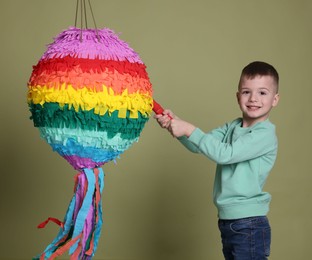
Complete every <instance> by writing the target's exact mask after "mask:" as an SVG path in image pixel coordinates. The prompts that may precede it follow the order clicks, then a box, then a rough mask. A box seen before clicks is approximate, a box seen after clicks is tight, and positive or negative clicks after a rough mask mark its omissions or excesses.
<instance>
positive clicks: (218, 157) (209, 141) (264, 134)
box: [188, 126, 277, 164]
mask: <svg viewBox="0 0 312 260" xmlns="http://www.w3.org/2000/svg"><path fill="white" fill-rule="evenodd" d="M188 142H190V144H188V146H190V145H192V147H193V149H195V150H196V151H197V152H200V153H202V154H204V155H205V156H207V157H208V158H210V159H211V160H213V161H215V162H216V163H218V164H232V163H237V162H243V161H246V160H250V159H254V158H257V157H259V156H262V155H264V154H266V153H269V152H271V151H274V150H275V149H276V147H277V139H276V135H275V130H274V127H272V128H268V127H265V126H264V127H263V126H262V127H261V126H260V127H257V128H254V129H251V130H250V131H248V132H247V133H245V134H242V135H240V136H239V137H238V138H237V139H236V140H234V141H232V142H222V140H220V139H219V138H217V137H216V136H215V135H214V134H212V133H211V132H210V133H204V132H203V131H202V130H200V129H199V128H196V129H195V130H194V131H193V133H192V134H191V136H190V137H189V138H188Z"/></svg>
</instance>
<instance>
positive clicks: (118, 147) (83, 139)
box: [40, 127, 138, 152]
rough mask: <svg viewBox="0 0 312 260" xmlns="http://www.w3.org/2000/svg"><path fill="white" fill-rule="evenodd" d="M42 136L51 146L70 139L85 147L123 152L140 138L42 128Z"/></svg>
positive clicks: (79, 129)
mask: <svg viewBox="0 0 312 260" xmlns="http://www.w3.org/2000/svg"><path fill="white" fill-rule="evenodd" d="M40 135H41V137H42V138H43V139H45V140H46V141H47V143H49V144H50V145H54V144H65V143H66V142H67V140H68V139H72V140H74V141H76V142H77V143H79V144H80V145H81V146H83V147H93V148H101V149H106V150H113V151H121V152H123V151H124V150H127V149H128V148H129V147H130V146H131V145H132V144H133V142H137V141H138V137H135V136H134V135H132V134H131V135H128V136H125V135H122V134H121V133H116V135H115V136H114V137H111V136H110V135H109V134H108V133H107V132H106V131H96V130H83V129H81V128H66V127H64V128H52V127H40ZM109 136H110V137H109Z"/></svg>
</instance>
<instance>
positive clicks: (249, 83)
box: [237, 76, 279, 127]
mask: <svg viewBox="0 0 312 260" xmlns="http://www.w3.org/2000/svg"><path fill="white" fill-rule="evenodd" d="M276 90H277V86H276V83H275V81H274V79H273V78H272V77H271V76H256V77H254V78H252V79H249V78H244V80H243V81H242V83H241V85H240V87H239V90H238V92H237V101H238V104H239V107H240V109H241V111H242V113H243V127H248V126H251V125H253V124H255V123H258V122H261V121H264V120H266V119H267V118H268V116H269V113H270V111H271V109H272V107H275V106H276V105H277V103H278V100H279V95H278V93H276Z"/></svg>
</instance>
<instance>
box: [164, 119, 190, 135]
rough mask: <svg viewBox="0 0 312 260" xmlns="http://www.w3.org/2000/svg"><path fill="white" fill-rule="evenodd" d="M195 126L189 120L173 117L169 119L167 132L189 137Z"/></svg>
mask: <svg viewBox="0 0 312 260" xmlns="http://www.w3.org/2000/svg"><path fill="white" fill-rule="evenodd" d="M195 129H196V127H195V126H194V125H192V124H190V123H189V122H186V121H183V120H181V119H179V118H177V117H176V118H174V119H172V120H171V121H170V126H169V132H170V133H171V134H172V135H173V136H174V137H181V136H186V137H190V135H191V134H192V133H193V131H194V130H195Z"/></svg>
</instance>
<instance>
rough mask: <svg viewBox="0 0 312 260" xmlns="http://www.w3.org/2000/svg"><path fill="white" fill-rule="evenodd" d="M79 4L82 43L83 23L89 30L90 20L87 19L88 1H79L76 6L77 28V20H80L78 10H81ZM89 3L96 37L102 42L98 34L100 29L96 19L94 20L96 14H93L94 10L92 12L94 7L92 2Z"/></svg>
mask: <svg viewBox="0 0 312 260" xmlns="http://www.w3.org/2000/svg"><path fill="white" fill-rule="evenodd" d="M79 3H80V29H81V31H80V41H82V29H83V21H84V23H85V28H86V29H88V18H87V8H86V0H77V4H76V15H75V27H77V20H78V10H79ZM88 3H89V9H90V12H91V15H92V20H93V23H94V28H95V31H96V35H97V38H98V41H99V42H100V37H99V34H98V29H97V26H96V22H95V18H94V14H93V10H92V6H91V2H90V0H88Z"/></svg>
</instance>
